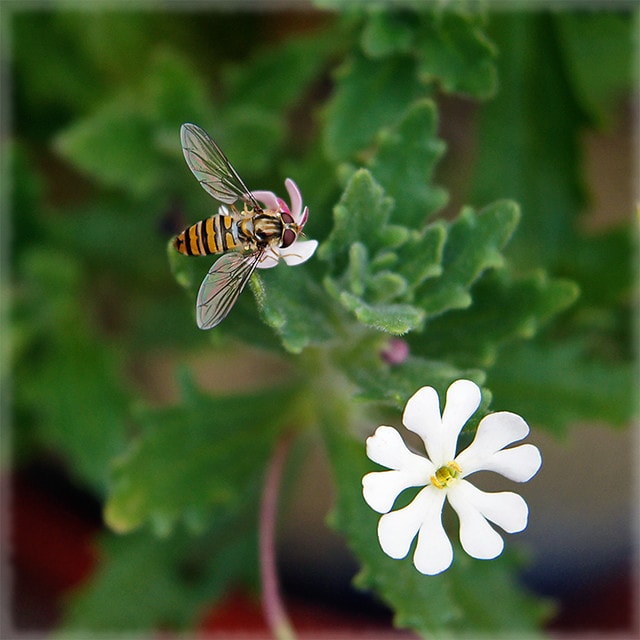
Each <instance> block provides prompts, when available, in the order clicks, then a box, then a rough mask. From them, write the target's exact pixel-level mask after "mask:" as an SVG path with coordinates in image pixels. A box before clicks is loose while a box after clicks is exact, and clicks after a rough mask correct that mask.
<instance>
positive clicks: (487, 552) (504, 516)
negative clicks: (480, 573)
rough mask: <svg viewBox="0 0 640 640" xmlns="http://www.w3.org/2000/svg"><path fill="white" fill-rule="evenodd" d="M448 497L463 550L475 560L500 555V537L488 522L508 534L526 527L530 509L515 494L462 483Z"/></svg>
mask: <svg viewBox="0 0 640 640" xmlns="http://www.w3.org/2000/svg"><path fill="white" fill-rule="evenodd" d="M447 496H448V498H449V503H450V504H451V506H452V507H453V509H454V510H455V512H456V513H457V514H458V517H459V518H460V542H461V543H462V547H463V548H464V550H465V551H466V552H467V553H468V554H469V555H470V556H473V557H474V558H480V559H483V560H488V559H490V558H495V557H496V556H498V555H500V553H502V549H503V547H504V542H503V540H502V537H501V536H500V534H499V533H498V532H497V531H495V529H493V528H492V527H491V525H490V524H489V522H488V520H490V521H491V522H493V523H495V524H497V525H498V526H499V527H501V528H502V529H504V530H505V531H506V532H507V533H516V532H518V531H522V530H523V529H525V528H526V526H527V520H528V517H529V508H528V507H527V503H526V502H525V501H524V499H523V498H522V497H521V496H519V495H517V494H516V493H512V492H510V491H503V492H500V493H487V492H485V491H481V490H480V489H478V488H476V487H474V486H473V485H472V484H471V483H469V482H467V481H466V480H461V481H460V482H459V483H458V484H456V485H455V486H452V487H451V488H450V489H449V492H448V494H447Z"/></svg>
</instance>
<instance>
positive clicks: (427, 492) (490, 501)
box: [362, 380, 542, 575]
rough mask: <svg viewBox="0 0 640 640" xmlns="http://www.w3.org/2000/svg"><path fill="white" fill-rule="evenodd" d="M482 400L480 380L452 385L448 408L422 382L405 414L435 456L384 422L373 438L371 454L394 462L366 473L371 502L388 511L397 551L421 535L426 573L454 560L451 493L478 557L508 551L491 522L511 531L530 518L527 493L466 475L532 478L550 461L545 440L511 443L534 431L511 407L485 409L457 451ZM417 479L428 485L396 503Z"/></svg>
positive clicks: (386, 540) (420, 563)
mask: <svg viewBox="0 0 640 640" xmlns="http://www.w3.org/2000/svg"><path fill="white" fill-rule="evenodd" d="M480 400H481V393H480V388H479V387H478V386H477V385H476V384H475V383H473V382H471V381H470V380H456V381H455V382H454V383H453V384H452V385H451V386H450V387H449V389H448V390H447V399H446V403H445V408H444V411H443V413H442V415H441V414H440V403H439V398H438V394H437V392H436V390H435V389H433V388H432V387H422V388H421V389H419V390H418V391H417V392H416V393H415V394H414V395H413V396H412V397H411V398H410V399H409V401H408V402H407V405H406V407H405V410H404V414H403V417H402V422H403V424H404V425H405V427H407V429H409V430H410V431H413V432H414V433H416V434H418V435H419V436H420V438H421V439H422V441H423V442H424V446H425V449H426V453H427V457H425V456H421V455H418V454H416V453H413V452H412V451H410V450H409V449H408V448H407V446H406V445H405V443H404V441H403V440H402V437H401V435H400V433H399V432H398V431H396V429H394V428H393V427H387V426H380V427H378V428H377V429H376V432H375V434H374V435H373V436H371V437H369V438H367V456H368V457H369V458H370V459H371V460H373V461H374V462H377V463H378V464H380V465H382V466H384V467H387V468H388V469H390V471H374V472H372V473H368V474H366V475H365V476H364V478H363V479H362V491H363V495H364V499H365V500H366V502H367V504H368V505H369V506H370V507H371V508H372V509H374V510H375V511H377V512H378V513H382V514H385V515H383V516H382V517H381V518H380V521H379V523H378V539H379V541H380V546H381V547H382V550H383V551H384V552H385V553H386V554H387V555H389V556H391V557H392V558H396V559H399V558H404V557H405V556H406V555H407V553H409V549H410V547H411V543H412V542H413V539H414V538H415V537H416V535H417V536H418V541H417V544H416V548H415V552H414V555H413V563H414V565H415V566H416V569H418V571H420V572H421V573H425V574H428V575H435V574H437V573H441V572H442V571H445V570H446V569H447V568H448V567H449V566H450V565H451V562H452V560H453V548H452V546H451V542H450V541H449V538H448V537H447V534H446V533H445V530H444V527H443V526H442V509H443V506H444V502H445V499H448V500H449V504H450V505H451V506H452V507H453V509H454V510H455V512H456V513H457V514H458V519H459V522H460V542H461V544H462V547H463V549H464V550H465V551H466V552H467V553H468V554H469V555H470V556H473V557H474V558H479V559H484V560H488V559H491V558H495V557H497V556H499V555H500V553H502V549H503V547H504V542H503V540H502V537H501V536H500V534H499V533H498V532H497V531H496V530H495V529H494V528H493V527H492V526H491V525H490V524H489V523H490V522H492V523H494V524H497V525H498V526H499V527H501V528H502V529H503V530H504V531H506V532H507V533H516V532H518V531H522V530H523V529H525V527H526V526H527V519H528V514H529V509H528V507H527V503H526V502H525V501H524V499H523V498H522V497H521V496H519V495H517V494H515V493H512V492H510V491H504V492H500V493H487V492H484V491H481V490H480V489H477V488H476V487H475V486H474V485H472V484H471V483H470V482H468V481H467V480H466V479H465V478H467V477H468V476H469V475H471V474H472V473H475V472H476V471H495V472H496V473H499V474H501V475H503V476H505V477H506V478H509V479H510V480H513V481H515V482H526V481H527V480H530V479H531V478H532V477H533V476H534V475H535V474H536V473H537V471H538V469H539V468H540V465H541V464H542V458H541V456H540V451H539V450H538V449H537V447H535V446H533V445H531V444H523V445H519V446H516V447H511V448H508V449H505V447H507V446H508V445H510V444H512V443H514V442H517V441H519V440H522V439H523V438H524V437H525V436H526V435H527V434H528V433H529V426H528V425H527V423H526V422H525V421H524V420H523V419H522V418H521V417H520V416H518V415H516V414H514V413H510V412H507V411H501V412H497V413H491V414H489V415H487V416H485V417H484V418H483V419H482V420H481V421H480V424H479V425H478V430H477V432H476V435H475V438H474V440H473V442H472V443H471V444H470V445H469V446H468V447H467V448H466V449H465V450H464V451H462V452H460V453H459V454H458V455H457V456H456V444H457V441H458V436H459V434H460V431H461V430H462V427H463V426H464V424H465V423H466V422H467V420H468V419H469V418H470V417H471V416H472V415H473V414H474V413H475V411H476V409H477V408H478V406H479V405H480ZM409 487H424V488H423V489H421V490H420V492H419V493H418V494H417V495H416V497H415V498H414V499H413V501H412V502H411V503H410V504H409V505H407V506H406V507H404V508H402V509H398V510H397V511H391V508H392V507H393V504H394V502H395V500H396V498H397V497H398V495H399V494H400V493H401V492H403V491H404V490H405V489H407V488H409Z"/></svg>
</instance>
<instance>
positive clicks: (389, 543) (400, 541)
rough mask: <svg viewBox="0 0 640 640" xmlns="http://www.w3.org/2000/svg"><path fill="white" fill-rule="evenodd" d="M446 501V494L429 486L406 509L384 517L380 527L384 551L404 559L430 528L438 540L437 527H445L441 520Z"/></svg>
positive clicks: (391, 555) (379, 531) (381, 544)
mask: <svg viewBox="0 0 640 640" xmlns="http://www.w3.org/2000/svg"><path fill="white" fill-rule="evenodd" d="M444 498H445V494H444V492H443V491H440V490H438V489H436V488H435V487H432V486H428V487H425V488H424V489H422V491H420V493H418V495H417V496H416V497H415V498H414V499H413V501H412V502H411V503H409V504H408V505H407V506H406V507H404V508H403V509H399V510H398V511H392V512H391V513H387V514H386V515H384V516H382V518H380V522H379V523H378V540H379V541H380V546H381V547H382V550H383V551H384V552H385V553H386V554H387V555H388V556H390V557H392V558H396V559H399V558H404V557H405V556H406V555H407V553H409V548H410V547H411V542H412V541H413V539H414V538H415V537H416V534H417V533H418V531H419V530H420V529H421V527H423V526H426V528H427V532H428V530H429V529H432V530H433V531H434V532H435V533H434V537H438V532H437V527H438V526H439V527H440V528H441V527H442V523H441V522H440V520H441V514H442V506H443V504H444ZM434 523H437V524H434Z"/></svg>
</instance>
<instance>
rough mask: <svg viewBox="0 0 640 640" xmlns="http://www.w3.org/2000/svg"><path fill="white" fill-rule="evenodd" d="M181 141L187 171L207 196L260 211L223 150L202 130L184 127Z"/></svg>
mask: <svg viewBox="0 0 640 640" xmlns="http://www.w3.org/2000/svg"><path fill="white" fill-rule="evenodd" d="M180 142H181V143H182V151H183V153H184V159H185V160H186V161H187V165H189V169H191V171H192V173H193V175H194V176H195V177H196V178H197V180H198V182H199V183H200V184H201V185H202V187H203V189H204V190H205V191H206V192H207V193H208V194H209V195H211V196H213V197H214V198H215V199H216V200H218V201H220V202H224V203H225V204H233V203H234V202H237V201H238V200H244V201H245V202H247V203H248V204H250V205H251V207H252V209H255V210H257V211H261V210H262V207H261V206H260V205H259V204H258V202H257V201H256V199H255V198H254V197H253V195H251V192H250V191H249V189H248V188H247V185H246V184H245V183H244V181H243V180H242V178H241V177H240V176H239V175H238V172H237V171H236V170H235V169H234V168H233V166H232V164H231V163H230V162H229V160H228V159H227V156H225V155H224V153H223V152H222V149H220V147H219V146H218V145H217V144H216V143H215V142H214V141H213V139H212V138H211V137H210V136H209V134H208V133H207V132H206V131H205V130H204V129H201V128H200V127H199V126H198V125H195V124H191V123H185V124H183V125H182V127H180Z"/></svg>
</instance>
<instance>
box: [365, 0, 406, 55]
mask: <svg viewBox="0 0 640 640" xmlns="http://www.w3.org/2000/svg"><path fill="white" fill-rule="evenodd" d="M415 22H416V19H415V16H413V15H411V14H409V13H404V12H401V11H386V10H383V9H380V8H378V7H375V8H374V9H373V10H371V11H370V14H369V16H368V17H367V21H366V24H365V26H364V29H363V30H362V36H361V44H362V50H363V51H364V52H365V53H366V54H367V55H368V56H369V57H371V58H382V57H385V56H389V55H392V54H395V53H409V51H410V50H411V47H412V45H413V42H414V39H415Z"/></svg>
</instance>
